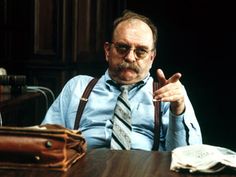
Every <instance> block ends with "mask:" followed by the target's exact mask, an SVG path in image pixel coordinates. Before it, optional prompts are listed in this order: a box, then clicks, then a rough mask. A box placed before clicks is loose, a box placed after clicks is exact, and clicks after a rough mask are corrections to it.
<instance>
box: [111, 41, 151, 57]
mask: <svg viewBox="0 0 236 177" xmlns="http://www.w3.org/2000/svg"><path fill="white" fill-rule="evenodd" d="M112 44H113V45H114V47H115V49H116V52H117V53H118V54H119V55H120V57H125V56H126V55H127V54H128V53H129V52H130V51H131V50H133V53H134V56H135V58H136V59H140V60H141V59H145V58H146V57H147V56H148V54H149V53H150V52H151V51H153V50H154V49H152V50H149V49H148V48H147V47H143V46H140V47H136V48H133V47H131V46H130V45H128V44H125V43H120V42H116V43H114V42H112V43H111V45H112Z"/></svg>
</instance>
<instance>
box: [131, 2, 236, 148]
mask: <svg viewBox="0 0 236 177" xmlns="http://www.w3.org/2000/svg"><path fill="white" fill-rule="evenodd" d="M127 5H128V8H129V9H131V10H135V11H136V12H140V13H143V14H144V15H148V16H149V17H151V18H152V19H153V21H154V22H155V23H156V24H157V26H158V28H159V44H158V56H157V58H156V63H155V67H154V68H155V69H156V68H158V67H160V68H162V69H163V70H164V72H165V73H166V75H167V76H170V75H171V74H173V73H175V72H177V71H178V72H181V73H182V74H183V76H182V78H181V81H182V83H183V84H184V85H185V87H186V89H187V91H188V94H189V96H190V99H191V101H192V103H193V106H194V108H195V111H196V114H197V117H198V120H199V122H200V125H201V128H202V133H203V140H204V143H207V144H214V145H220V146H224V147H228V148H231V149H234V150H236V141H235V140H234V136H235V135H236V133H235V132H236V131H235V128H236V126H235V122H236V121H235V113H234V112H235V111H234V110H235V109H234V107H235V104H234V102H235V101H234V100H235V99H236V92H235V88H234V86H233V85H234V82H235V76H234V75H235V74H234V71H235V69H234V64H233V60H235V58H236V52H235V51H236V42H235V41H236V29H235V27H234V23H235V22H234V21H235V17H236V16H235V10H234V9H233V4H232V3H229V2H227V1H220V2H217V1H213V0H211V1H205V0H198V1H190V0H189V1H188V0H179V1H175V0H165V1H155V2H154V1H148V0H145V1H139V3H134V2H133V1H131V0H130V1H128V4H127ZM155 69H153V71H152V74H153V75H154V76H155Z"/></svg>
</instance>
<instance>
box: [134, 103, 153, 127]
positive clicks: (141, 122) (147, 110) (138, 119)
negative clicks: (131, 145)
mask: <svg viewBox="0 0 236 177" xmlns="http://www.w3.org/2000/svg"><path fill="white" fill-rule="evenodd" d="M132 125H133V127H134V128H135V129H138V131H152V130H153V127H154V105H153V104H143V103H139V104H138V105H137V106H136V109H134V112H133V113H132Z"/></svg>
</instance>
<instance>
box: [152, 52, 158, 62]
mask: <svg viewBox="0 0 236 177" xmlns="http://www.w3.org/2000/svg"><path fill="white" fill-rule="evenodd" d="M156 54H157V51H156V50H154V51H153V52H152V55H151V60H152V61H154V59H155V58H156Z"/></svg>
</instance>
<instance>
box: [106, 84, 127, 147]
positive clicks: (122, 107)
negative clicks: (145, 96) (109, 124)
mask: <svg viewBox="0 0 236 177" xmlns="http://www.w3.org/2000/svg"><path fill="white" fill-rule="evenodd" d="M129 88H130V86H127V85H123V86H121V87H120V89H121V94H120V95H119V97H118V99H117V103H116V107H115V110H114V116H113V129H112V137H111V149H116V150H122V149H126V150H129V149H130V147H131V138H130V136H131V131H132V127H131V109H130V103H129V100H128V91H129Z"/></svg>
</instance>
